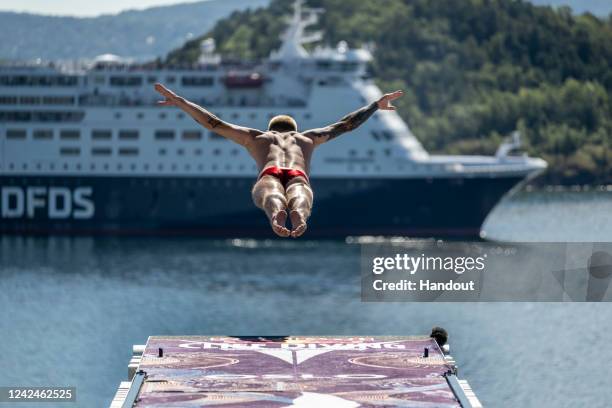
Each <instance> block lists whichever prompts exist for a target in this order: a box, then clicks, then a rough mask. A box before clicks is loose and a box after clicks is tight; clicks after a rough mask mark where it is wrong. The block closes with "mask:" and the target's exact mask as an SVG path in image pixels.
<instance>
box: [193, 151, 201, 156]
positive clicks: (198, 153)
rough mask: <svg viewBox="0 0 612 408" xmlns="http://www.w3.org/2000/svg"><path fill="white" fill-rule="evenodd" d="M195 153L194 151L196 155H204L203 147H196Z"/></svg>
mask: <svg viewBox="0 0 612 408" xmlns="http://www.w3.org/2000/svg"><path fill="white" fill-rule="evenodd" d="M193 153H194V154H195V155H196V156H201V155H202V149H195V150H194V151H193Z"/></svg>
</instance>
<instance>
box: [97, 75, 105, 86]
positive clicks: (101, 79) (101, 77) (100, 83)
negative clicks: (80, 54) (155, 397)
mask: <svg viewBox="0 0 612 408" xmlns="http://www.w3.org/2000/svg"><path fill="white" fill-rule="evenodd" d="M105 82H106V80H105V78H104V77H103V76H102V75H96V76H95V77H94V83H96V84H98V85H103V84H104V83H105Z"/></svg>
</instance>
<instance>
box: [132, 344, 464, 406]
mask: <svg viewBox="0 0 612 408" xmlns="http://www.w3.org/2000/svg"><path fill="white" fill-rule="evenodd" d="M425 348H427V349H428V354H429V356H428V357H426V358H425V357H424V356H423V355H424V350H425ZM160 349H162V357H160V356H159V355H160ZM139 368H140V369H141V370H143V371H144V372H145V373H146V379H145V381H144V383H143V385H142V387H141V389H140V392H139V395H138V398H137V400H136V401H137V402H136V404H135V407H138V408H144V407H226V408H233V407H262V408H263V407H266V408H268V407H269V408H276V407H296V408H298V407H299V408H314V407H336V408H352V407H438V408H446V407H460V404H459V403H458V402H457V399H456V398H455V395H454V393H453V391H452V390H451V388H450V387H449V385H448V383H447V381H446V379H445V377H444V374H445V373H446V372H448V371H449V370H450V369H451V366H450V365H449V364H448V363H447V362H446V361H445V360H444V356H443V354H442V351H441V350H440V348H439V347H438V345H437V344H436V342H435V341H434V340H433V339H431V338H429V337H282V338H275V337H259V338H246V337H240V338H238V337H203V336H198V337H150V338H149V340H148V342H147V345H146V348H145V351H144V354H143V358H142V361H141V363H140V367H139Z"/></svg>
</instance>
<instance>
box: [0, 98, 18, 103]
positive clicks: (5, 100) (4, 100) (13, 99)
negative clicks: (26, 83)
mask: <svg viewBox="0 0 612 408" xmlns="http://www.w3.org/2000/svg"><path fill="white" fill-rule="evenodd" d="M0 104H1V105H16V104H17V97H16V96H0Z"/></svg>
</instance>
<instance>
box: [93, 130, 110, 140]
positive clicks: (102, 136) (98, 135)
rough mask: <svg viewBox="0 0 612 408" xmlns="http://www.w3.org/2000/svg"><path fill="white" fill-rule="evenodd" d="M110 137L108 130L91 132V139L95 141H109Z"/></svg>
mask: <svg viewBox="0 0 612 408" xmlns="http://www.w3.org/2000/svg"><path fill="white" fill-rule="evenodd" d="M112 135H113V134H112V132H111V131H110V130H98V129H95V130H92V131H91V138H92V139H95V140H110V139H111V137H112Z"/></svg>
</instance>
